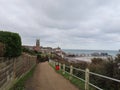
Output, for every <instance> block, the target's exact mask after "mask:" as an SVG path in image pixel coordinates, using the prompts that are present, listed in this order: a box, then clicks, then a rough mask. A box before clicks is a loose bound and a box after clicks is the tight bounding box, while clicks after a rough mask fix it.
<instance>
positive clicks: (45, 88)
mask: <svg viewBox="0 0 120 90" xmlns="http://www.w3.org/2000/svg"><path fill="white" fill-rule="evenodd" d="M26 90H79V89H78V88H76V87H75V86H74V85H72V84H71V83H70V82H69V81H68V80H66V79H65V78H64V77H63V76H61V75H59V74H58V73H56V72H55V71H54V69H53V68H52V67H51V66H50V65H49V64H48V62H44V63H40V64H39V65H38V66H37V68H36V70H35V72H34V75H33V77H32V78H31V79H30V80H28V81H27V83H26Z"/></svg>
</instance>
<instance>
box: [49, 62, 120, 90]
mask: <svg viewBox="0 0 120 90" xmlns="http://www.w3.org/2000/svg"><path fill="white" fill-rule="evenodd" d="M49 63H50V64H52V65H53V66H54V67H55V65H56V63H57V65H59V66H60V69H61V66H62V73H63V74H65V73H67V74H69V75H70V76H69V79H71V78H72V77H71V76H73V77H75V78H77V79H79V80H81V81H83V82H84V83H85V90H89V86H92V87H94V88H96V89H97V90H103V89H102V88H100V87H98V86H96V85H94V84H92V83H90V80H89V79H90V75H94V76H97V77H100V78H103V79H108V80H111V81H114V82H117V83H120V80H118V79H115V78H111V77H108V76H104V75H101V74H97V73H93V72H90V71H89V69H88V68H87V69H85V70H83V69H79V68H75V67H73V66H72V65H70V66H67V65H65V64H61V63H59V62H55V61H53V60H49ZM66 68H69V69H70V70H69V71H66V70H65V69H66ZM73 70H77V71H80V72H82V73H84V74H85V79H83V78H81V77H78V76H76V75H74V74H73Z"/></svg>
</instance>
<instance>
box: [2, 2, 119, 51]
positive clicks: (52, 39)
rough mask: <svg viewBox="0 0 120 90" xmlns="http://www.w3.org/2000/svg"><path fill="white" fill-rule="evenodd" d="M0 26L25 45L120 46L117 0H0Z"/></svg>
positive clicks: (107, 47)
mask: <svg viewBox="0 0 120 90" xmlns="http://www.w3.org/2000/svg"><path fill="white" fill-rule="evenodd" d="M0 30H4V31H12V32H17V33H19V34H20V35H21V38H22V43H23V44H24V45H35V41H36V39H37V38H38V39H40V40H41V45H42V46H51V47H57V46H60V47H61V48H72V49H108V50H115V49H116V50H118V49H120V0H0Z"/></svg>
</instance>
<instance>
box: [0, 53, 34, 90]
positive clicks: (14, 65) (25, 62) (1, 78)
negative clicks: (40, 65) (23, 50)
mask: <svg viewBox="0 0 120 90" xmlns="http://www.w3.org/2000/svg"><path fill="white" fill-rule="evenodd" d="M35 64H36V57H35V56H30V55H27V54H22V55H21V56H20V57H18V58H14V59H6V58H4V57H1V58H0V90H8V89H9V87H10V86H11V85H12V84H13V83H14V82H15V80H17V79H19V78H20V77H21V76H23V75H24V74H26V73H27V72H28V71H29V70H30V69H31V68H32V67H33V66H34V65H35Z"/></svg>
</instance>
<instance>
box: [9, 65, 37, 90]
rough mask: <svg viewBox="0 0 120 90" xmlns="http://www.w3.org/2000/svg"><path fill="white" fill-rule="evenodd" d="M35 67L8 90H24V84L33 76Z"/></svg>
mask: <svg viewBox="0 0 120 90" xmlns="http://www.w3.org/2000/svg"><path fill="white" fill-rule="evenodd" d="M35 67H36V65H35V66H33V68H32V69H31V70H30V71H29V72H28V73H27V74H25V75H24V76H22V77H21V78H20V79H19V80H18V81H16V83H15V84H14V85H13V86H12V87H11V88H10V89H9V90H24V89H25V82H26V81H27V80H28V79H29V78H31V77H32V76H33V73H34V70H35Z"/></svg>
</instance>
